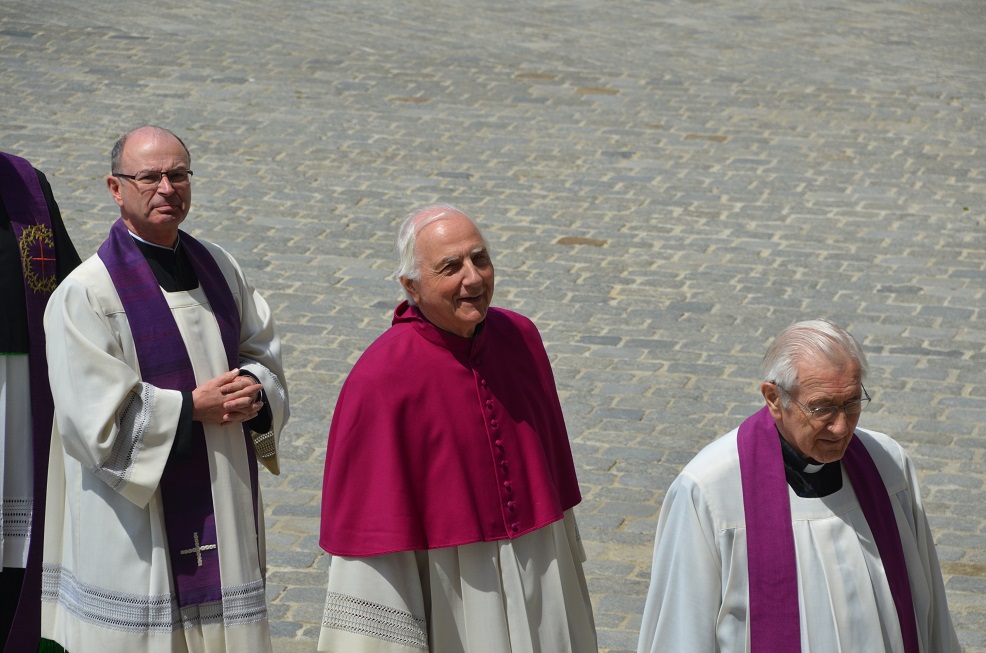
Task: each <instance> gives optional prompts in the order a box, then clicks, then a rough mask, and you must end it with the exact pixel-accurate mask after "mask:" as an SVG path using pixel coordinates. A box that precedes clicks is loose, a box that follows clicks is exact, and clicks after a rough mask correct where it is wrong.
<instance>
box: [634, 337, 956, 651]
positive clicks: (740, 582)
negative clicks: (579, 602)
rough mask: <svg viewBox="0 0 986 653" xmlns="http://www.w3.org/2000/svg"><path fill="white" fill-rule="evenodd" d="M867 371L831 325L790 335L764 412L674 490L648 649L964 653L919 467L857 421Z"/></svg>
mask: <svg viewBox="0 0 986 653" xmlns="http://www.w3.org/2000/svg"><path fill="white" fill-rule="evenodd" d="M866 372H867V362H866V356H865V355H864V354H863V351H862V349H861V348H860V346H859V344H858V343H857V342H856V341H855V340H854V339H853V337H852V336H851V335H850V334H849V333H847V332H846V331H844V330H843V329H841V328H840V327H838V326H836V325H835V324H832V323H831V322H828V321H824V320H813V321H807V322H799V323H797V324H795V325H793V326H791V327H788V328H787V329H785V330H783V331H782V332H781V333H780V334H779V335H778V336H777V338H776V339H775V340H774V341H773V343H772V344H771V345H770V347H769V348H768V350H767V354H766V356H764V359H763V364H762V366H761V378H762V379H763V382H762V384H761V386H760V391H761V393H762V394H763V397H764V400H765V401H766V406H765V407H764V408H762V409H761V410H760V411H759V412H757V413H756V414H755V415H753V416H752V417H750V418H749V419H747V420H746V421H744V422H743V424H742V425H741V426H740V427H739V428H738V429H736V430H734V431H732V432H730V433H728V434H727V435H725V436H723V437H721V438H719V439H718V440H716V441H715V442H713V443H712V444H710V445H708V446H707V447H705V448H704V449H703V450H702V451H701V452H700V453H699V454H698V455H697V456H696V457H695V458H694V459H693V460H692V461H691V462H690V463H688V465H687V466H685V468H684V470H683V471H682V472H681V474H680V475H679V476H678V478H677V479H676V480H675V481H674V482H673V483H672V485H671V488H670V489H669V490H668V493H667V496H666V497H665V500H664V505H663V507H662V509H661V516H660V519H659V521H658V526H657V537H656V542H655V544H654V560H653V567H652V572H651V582H650V591H649V592H648V595H647V602H646V605H645V608H644V615H643V622H642V625H641V629H640V640H639V643H638V651H639V653H657V652H659V651H660V652H663V651H688V653H713V652H715V653H739V652H745V651H772V652H774V651H791V652H801V651H804V652H809V651H810V652H812V653H832V652H833V651H851V652H853V653H857V652H858V653H863V652H865V653H874V652H876V651H886V652H891V651H892V652H894V653H899V652H903V653H919V652H926V653H931V652H934V653H951V652H953V651H959V644H958V639H957V637H956V634H955V629H954V628H953V626H952V621H951V617H950V615H949V612H948V605H947V603H946V599H945V589H944V586H943V583H942V575H941V569H940V568H939V565H938V557H937V555H936V553H935V545H934V542H933V540H932V537H931V530H930V528H929V526H928V518H927V516H926V515H925V511H924V506H923V504H922V502H921V493H920V491H919V489H918V482H917V473H916V471H915V469H914V464H913V463H912V462H911V459H910V458H909V457H908V455H907V453H906V452H905V451H904V449H903V448H902V447H901V446H900V445H899V444H897V443H896V442H894V441H893V440H892V439H890V438H889V437H888V436H886V435H884V434H883V433H877V432H876V431H870V430H867V429H862V428H857V426H856V424H857V422H858V421H859V417H860V413H861V411H862V410H863V408H865V407H866V405H867V404H868V403H869V401H870V397H869V394H868V393H867V391H866V388H864V387H863V382H864V381H865V380H866Z"/></svg>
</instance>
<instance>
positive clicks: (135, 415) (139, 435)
mask: <svg viewBox="0 0 986 653" xmlns="http://www.w3.org/2000/svg"><path fill="white" fill-rule="evenodd" d="M153 406H154V387H153V386H151V385H149V384H147V383H141V384H140V393H139V394H138V393H136V392H131V393H130V395H129V396H128V397H127V401H126V403H125V404H124V406H123V410H121V411H120V413H119V415H118V418H117V419H118V422H117V428H118V429H119V433H118V434H117V437H116V441H115V442H114V443H113V450H112V451H111V452H110V455H109V457H108V458H107V459H106V461H105V462H104V463H103V464H102V465H97V466H95V467H93V468H92V469H91V470H90V471H91V472H92V473H93V474H95V475H96V476H97V477H98V478H99V479H100V480H102V481H103V482H104V483H106V484H107V485H109V486H110V487H111V488H113V489H114V490H117V491H119V489H120V488H121V487H123V486H124V485H125V484H126V483H128V482H129V481H130V474H131V473H132V471H133V466H134V458H135V457H136V455H137V449H138V448H139V447H140V445H141V443H142V442H143V441H144V433H146V431H147V424H148V422H150V418H151V415H150V412H151V408H152V407H153Z"/></svg>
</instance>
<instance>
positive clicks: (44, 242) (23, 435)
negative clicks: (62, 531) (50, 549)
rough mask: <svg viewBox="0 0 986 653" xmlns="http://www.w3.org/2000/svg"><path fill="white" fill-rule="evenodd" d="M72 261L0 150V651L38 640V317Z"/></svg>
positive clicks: (41, 180) (43, 361)
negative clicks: (0, 567) (0, 569)
mask: <svg viewBox="0 0 986 653" xmlns="http://www.w3.org/2000/svg"><path fill="white" fill-rule="evenodd" d="M78 264H79V255H78V253H76V251H75V247H74V246H73V245H72V241H71V239H70V238H69V235H68V232H67V231H66V230H65V225H64V224H63V222H62V216H61V213H60V212H59V210H58V204H56V203H55V198H54V196H53V195H52V192H51V186H50V185H49V183H48V180H47V179H46V178H45V176H44V174H43V173H42V172H41V171H39V170H37V169H35V168H34V166H32V165H31V164H30V163H29V162H28V161H26V160H24V159H22V158H20V157H18V156H14V155H12V154H6V153H4V152H0V306H3V309H2V310H0V561H2V567H3V569H2V571H0V651H5V652H6V653H25V652H30V651H34V650H36V649H37V648H38V642H39V640H40V638H41V544H42V540H43V533H44V514H45V513H44V505H45V484H46V482H47V478H48V445H49V443H50V442H51V422H52V404H51V390H50V389H49V387H48V363H47V358H46V356H45V337H44V326H43V325H42V318H43V317H44V309H45V305H46V304H47V303H48V298H49V297H50V296H51V293H52V291H53V290H54V289H55V286H57V285H58V283H59V282H61V281H62V280H63V279H64V278H65V277H66V276H67V275H68V273H69V272H71V271H72V269H73V268H75V266H77V265H78Z"/></svg>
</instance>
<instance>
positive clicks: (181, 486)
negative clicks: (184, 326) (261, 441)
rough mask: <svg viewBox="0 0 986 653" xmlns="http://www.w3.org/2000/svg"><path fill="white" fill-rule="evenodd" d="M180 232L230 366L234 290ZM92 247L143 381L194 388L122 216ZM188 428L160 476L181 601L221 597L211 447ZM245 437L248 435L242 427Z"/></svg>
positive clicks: (235, 336)
mask: <svg viewBox="0 0 986 653" xmlns="http://www.w3.org/2000/svg"><path fill="white" fill-rule="evenodd" d="M179 233H180V238H181V244H182V247H184V248H185V249H186V251H187V253H188V258H189V261H190V262H191V264H192V268H193V269H194V270H195V274H196V275H197V276H198V279H199V283H200V284H202V288H203V290H204V291H205V295H206V298H207V299H208V300H209V305H210V306H211V308H212V312H213V314H214V315H215V317H216V321H217V322H218V324H219V330H220V333H221V335H222V340H223V345H224V347H225V350H226V360H227V363H228V369H233V368H234V367H236V366H237V364H238V362H239V343H240V316H239V312H238V310H237V308H236V303H235V301H234V299H233V295H232V293H231V292H230V289H229V285H228V284H227V283H226V279H225V278H224V277H223V274H222V271H221V270H220V269H219V266H218V265H217V264H216V262H215V260H214V259H213V258H212V255H211V254H209V252H208V250H206V248H205V247H204V246H202V244H201V243H199V242H198V241H197V240H195V239H194V238H192V237H191V236H189V235H188V234H186V233H184V232H179ZM98 254H99V258H100V259H102V261H103V264H104V265H105V266H106V269H107V270H108V271H109V274H110V278H111V279H112V280H113V284H114V286H116V291H117V293H118V294H119V296H120V300H121V302H122V303H123V308H124V310H125V311H126V314H127V320H128V322H129V323H130V330H131V332H132V333H133V339H134V345H135V348H136V352H137V360H138V362H139V363H140V376H141V380H143V381H144V382H145V383H149V384H151V385H153V386H155V387H158V388H163V389H167V390H182V391H186V392H190V391H192V390H194V389H195V388H196V382H195V375H194V372H193V370H192V363H191V360H190V359H189V357H188V351H187V350H186V348H185V343H184V341H183V340H182V336H181V333H180V332H179V330H178V325H177V323H176V322H175V319H174V316H173V315H172V313H171V308H170V307H169V306H168V301H167V299H166V298H165V296H164V293H163V291H162V290H161V286H159V285H158V282H157V279H156V278H155V277H154V273H153V272H152V271H151V268H150V266H149V265H148V264H147V261H146V260H145V259H144V255H143V254H142V253H141V252H140V249H138V247H137V245H136V243H134V241H133V238H132V237H131V235H130V232H129V231H128V230H127V227H126V225H125V224H124V223H123V220H117V221H116V222H115V223H114V224H113V227H112V228H111V229H110V235H109V237H108V238H107V239H106V241H105V242H103V244H102V245H101V246H100V248H99V252H98ZM193 428H194V433H193V436H192V447H191V452H190V454H189V455H188V456H185V457H173V458H172V459H170V460H169V461H168V464H167V465H166V466H165V468H164V473H163V474H162V477H161V497H162V501H163V504H164V521H165V529H166V531H167V535H168V553H169V559H170V560H171V569H172V574H173V576H174V584H175V592H176V594H177V596H178V604H179V605H180V606H187V605H196V604H201V603H208V602H212V601H220V600H222V585H221V578H220V573H219V555H220V554H221V552H220V551H219V550H218V548H217V537H216V522H215V510H214V508H213V505H212V487H211V475H210V473H209V454H208V451H207V447H206V444H205V434H204V431H203V428H202V424H201V422H193ZM244 437H247V438H248V437H249V436H248V434H246V433H244ZM246 445H247V452H248V455H249V456H250V459H251V466H250V469H251V482H252V485H253V488H254V495H255V496H254V504H256V500H257V499H256V491H257V483H256V478H255V476H256V464H255V459H254V456H255V452H254V447H253V442H252V441H249V440H248V441H247V442H246Z"/></svg>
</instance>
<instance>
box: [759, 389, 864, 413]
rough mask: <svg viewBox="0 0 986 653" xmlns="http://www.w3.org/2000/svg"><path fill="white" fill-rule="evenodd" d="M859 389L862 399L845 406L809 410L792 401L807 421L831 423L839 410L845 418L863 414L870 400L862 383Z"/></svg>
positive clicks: (792, 396)
mask: <svg viewBox="0 0 986 653" xmlns="http://www.w3.org/2000/svg"><path fill="white" fill-rule="evenodd" d="M771 383H772V384H773V385H774V386H775V387H776V388H777V389H778V390H781V391H783V392H784V394H786V395H787V396H788V397H790V398H791V399H794V395H792V394H791V393H790V391H789V390H788V389H787V388H784V387H783V386H780V385H777V384H776V383H774V382H773V381H771ZM859 387H860V388H862V389H863V396H862V398H860V399H857V400H855V401H850V402H849V403H846V404H842V405H841V406H821V407H820V408H809V407H808V406H805V405H804V404H803V403H801V402H800V401H798V400H797V399H794V401H795V403H797V404H798V405H799V406H801V410H803V411H804V413H805V415H806V416H807V417H808V419H810V420H812V421H815V422H831V421H832V420H833V419H835V416H836V415H838V414H839V411H840V410H841V411H843V412H845V414H846V417H856V416H857V415H859V414H860V413H861V412H863V409H864V408H866V406H868V405H869V403H870V401H872V399H870V394H869V393H868V392H866V388H865V387H864V386H863V384H862V383H860V384H859Z"/></svg>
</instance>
